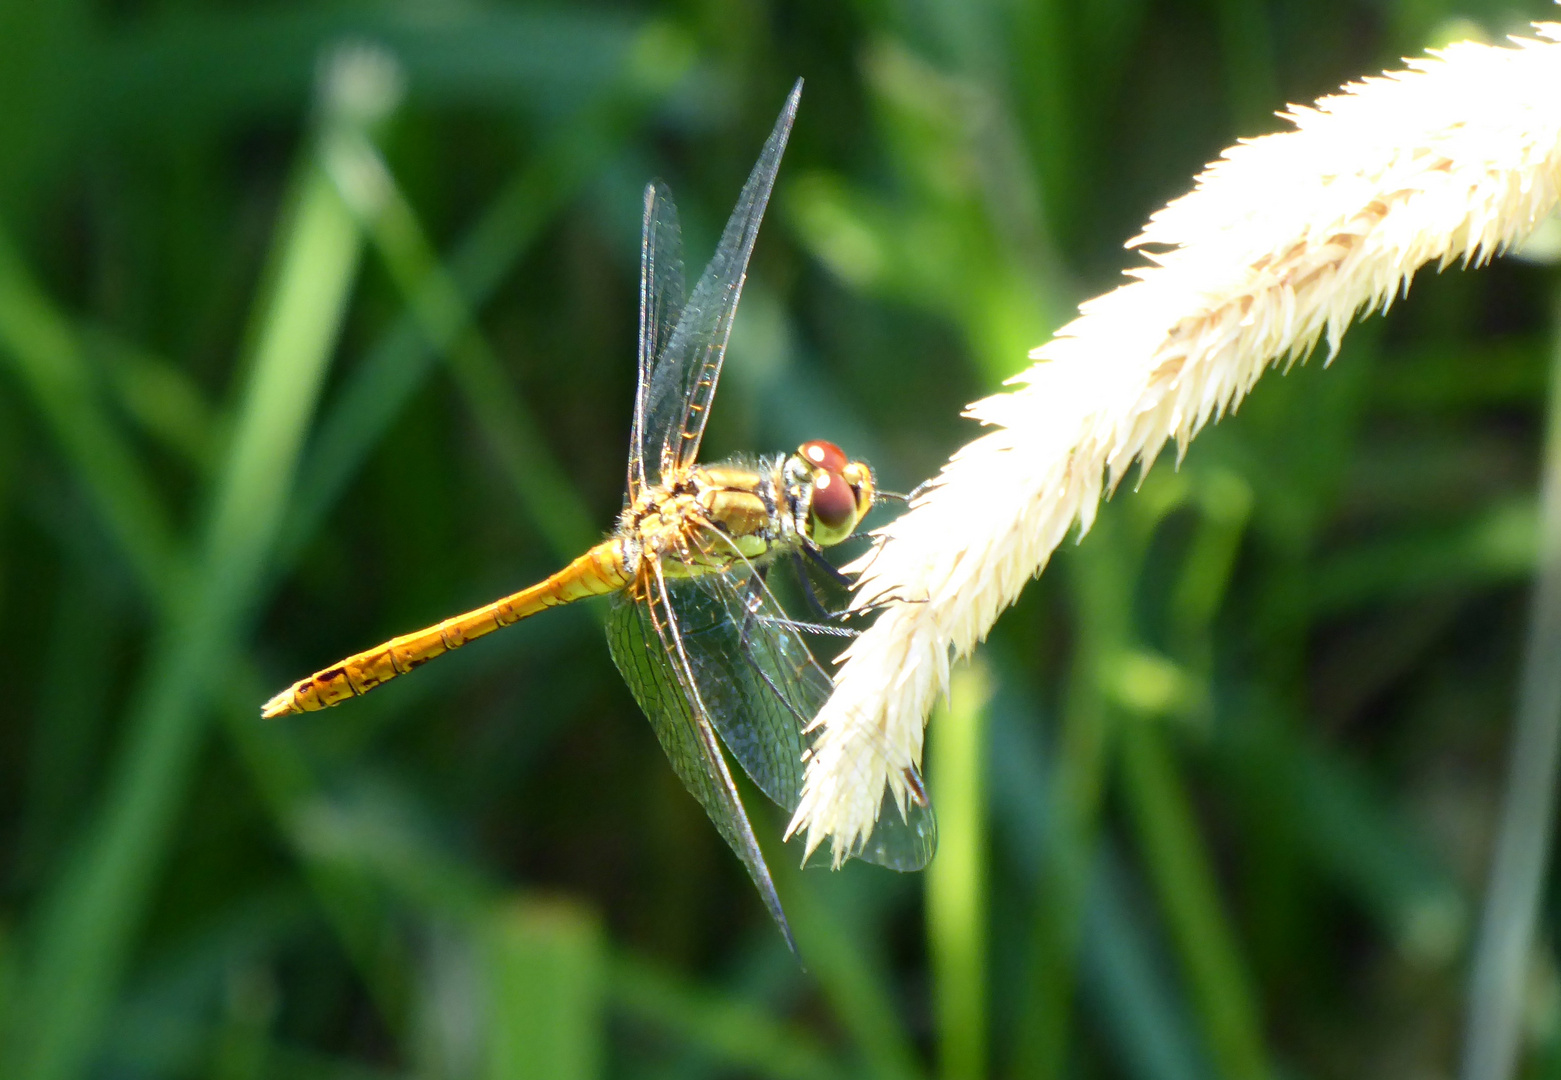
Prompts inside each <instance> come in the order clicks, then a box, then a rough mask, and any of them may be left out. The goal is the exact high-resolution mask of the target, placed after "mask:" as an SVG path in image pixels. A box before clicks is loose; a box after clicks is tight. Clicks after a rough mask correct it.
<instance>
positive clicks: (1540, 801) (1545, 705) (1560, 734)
mask: <svg viewBox="0 0 1561 1080" xmlns="http://www.w3.org/2000/svg"><path fill="white" fill-rule="evenodd" d="M1550 334H1551V345H1550V348H1551V358H1550V395H1549V400H1548V402H1547V404H1546V428H1547V430H1546V437H1545V442H1544V460H1543V462H1542V464H1541V475H1540V493H1539V505H1540V511H1539V520H1540V525H1539V558H1538V560H1537V569H1536V581H1535V583H1534V594H1533V599H1532V601H1531V604H1532V610H1531V611H1530V614H1529V627H1528V636H1527V640H1526V641H1525V642H1524V649H1523V670H1522V673H1521V676H1520V679H1519V683H1518V701H1517V708H1516V714H1517V715H1516V717H1515V718H1514V723H1513V732H1512V745H1511V747H1510V749H1509V757H1508V761H1507V774H1506V784H1507V786H1506V793H1505V795H1504V797H1503V799H1502V809H1501V820H1500V824H1499V825H1498V826H1497V833H1496V842H1495V852H1494V854H1493V857H1492V859H1491V869H1490V878H1489V881H1488V882H1487V884H1486V893H1485V902H1484V905H1483V908H1482V911H1481V915H1480V927H1479V931H1478V933H1477V935H1476V937H1475V943H1474V963H1473V971H1472V973H1471V975H1470V980H1469V1007H1468V1013H1467V1015H1466V1017H1465V1021H1464V1023H1465V1028H1464V1047H1463V1061H1462V1063H1461V1068H1460V1070H1459V1075H1460V1076H1461V1077H1462V1080H1507V1078H1508V1077H1510V1076H1512V1075H1513V1073H1514V1070H1515V1069H1516V1067H1517V1064H1518V1049H1519V1046H1518V1042H1519V1035H1520V1031H1521V1026H1522V1020H1523V1017H1524V1013H1525V1009H1526V1008H1527V1002H1526V1001H1525V992H1524V991H1525V984H1526V982H1527V977H1528V973H1529V965H1530V963H1531V962H1532V959H1533V956H1532V954H1533V948H1534V938H1535V934H1536V930H1537V921H1538V916H1539V906H1540V901H1541V899H1542V897H1543V894H1544V888H1545V881H1546V878H1547V873H1548V870H1549V866H1550V853H1551V834H1552V833H1553V832H1554V830H1555V813H1556V768H1557V763H1558V762H1561V662H1558V658H1561V292H1555V293H1553V294H1552V296H1551V329H1550Z"/></svg>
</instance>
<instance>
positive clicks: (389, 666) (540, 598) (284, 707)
mask: <svg viewBox="0 0 1561 1080" xmlns="http://www.w3.org/2000/svg"><path fill="white" fill-rule="evenodd" d="M628 582H629V575H628V572H627V571H626V570H625V569H624V565H623V556H622V551H621V548H620V545H619V542H618V541H617V540H607V541H604V542H603V543H600V544H597V545H596V546H595V547H593V548H592V549H591V550H590V551H587V552H586V553H585V554H584V555H582V556H580V557H579V558H578V559H576V560H575V561H574V562H572V563H570V564H569V565H568V566H566V567H564V568H563V569H562V570H560V571H559V572H558V573H556V574H554V575H553V576H552V577H550V578H548V579H547V580H546V581H541V582H538V583H537V584H535V585H533V586H531V587H530V588H528V589H522V590H521V591H520V592H518V593H514V594H513V595H511V596H506V597H504V598H503V599H502V600H495V601H494V602H493V603H491V604H486V605H484V606H483V607H480V608H477V609H476V610H475V611H468V612H466V614H464V615H456V616H455V617H453V618H449V619H446V620H445V621H444V622H442V623H438V624H436V625H434V626H429V627H426V628H424V629H422V630H418V631H416V632H414V633H411V634H402V635H401V636H400V637H396V638H391V639H390V640H389V641H387V642H385V643H384V644H383V645H376V646H375V647H374V648H372V649H366V650H364V651H363V652H360V653H357V654H355V655H353V656H349V657H347V659H345V660H341V661H338V662H337V663H334V664H332V665H331V666H330V667H328V668H323V669H321V670H320V671H317V672H315V673H314V674H313V675H310V676H309V677H308V678H307V679H299V680H298V681H297V682H295V683H294V684H293V685H292V686H290V687H288V688H287V689H286V690H283V691H282V692H281V693H280V694H278V695H276V697H274V698H272V699H271V700H270V701H268V702H266V703H265V705H264V706H262V707H261V710H260V715H261V716H265V717H271V716H281V715H282V714H284V713H297V712H313V711H314V710H316V709H324V708H328V707H329V706H331V705H336V704H338V703H340V702H343V701H346V700H347V699H348V698H351V697H357V696H358V695H359V694H366V693H368V692H369V691H370V690H372V689H374V688H375V687H376V686H379V685H380V684H381V683H387V682H389V681H390V680H391V679H394V678H395V677H396V676H397V675H405V674H406V673H407V672H409V671H411V670H412V669H413V668H415V667H417V666H418V665H419V664H424V663H427V662H428V661H429V660H432V659H433V658H434V657H436V656H438V655H440V654H441V653H446V652H449V651H450V650H451V649H459V648H460V647H461V646H462V645H465V644H466V643H467V642H468V641H471V640H472V639H473V638H480V637H482V636H483V635H484V634H490V633H492V632H493V631H495V630H497V629H499V627H501V626H509V625H510V624H511V623H517V622H519V621H520V620H521V619H524V618H526V617H527V616H528V615H535V614H536V613H537V612H539V611H542V610H543V609H545V608H550V607H557V606H559V605H560V604H569V603H573V602H574V601H576V600H583V599H584V598H586V597H588V596H600V595H602V594H604V593H610V592H616V591H617V590H619V589H621V588H623V587H624V586H625V585H627V584H628Z"/></svg>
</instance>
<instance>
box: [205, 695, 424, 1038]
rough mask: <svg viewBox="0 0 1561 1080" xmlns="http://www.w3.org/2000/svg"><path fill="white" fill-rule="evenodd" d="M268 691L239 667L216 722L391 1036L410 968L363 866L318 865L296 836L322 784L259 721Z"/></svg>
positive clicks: (300, 754)
mask: <svg viewBox="0 0 1561 1080" xmlns="http://www.w3.org/2000/svg"><path fill="white" fill-rule="evenodd" d="M265 695H266V688H265V687H263V686H261V684H260V680H259V678H258V676H257V675H256V673H255V671H254V670H253V667H252V666H251V665H247V664H239V665H237V670H236V671H235V673H234V675H233V677H232V679H231V680H230V683H229V693H228V695H227V700H226V701H225V702H224V703H223V708H222V720H223V725H224V727H225V729H226V731H227V735H228V737H229V739H230V740H231V741H232V743H233V745H234V747H235V748H236V750H237V752H238V755H239V758H240V760H241V761H242V762H243V763H244V765H245V766H246V767H247V768H248V770H249V776H250V780H251V782H252V783H253V784H254V785H255V787H256V788H257V789H258V790H259V792H260V794H261V797H262V798H263V799H264V801H265V803H266V806H267V809H268V810H269V811H270V812H271V817H272V820H273V822H274V823H275V828H276V831H277V833H278V834H279V835H280V836H281V837H282V838H283V840H284V841H285V842H286V843H287V844H288V845H289V847H290V849H291V851H292V852H293V854H294V855H295V857H296V858H297V859H298V861H299V863H300V864H301V866H302V871H303V876H304V878H305V879H306V880H307V881H308V883H309V887H310V889H311V890H312V892H313V895H314V898H315V900H316V902H317V903H318V904H319V905H320V907H321V909H322V910H323V912H324V915H325V918H326V920H327V921H328V922H329V923H330V925H331V929H332V930H334V931H335V933H336V936H337V938H338V939H339V940H340V941H341V944H342V948H343V950H344V951H345V952H346V954H347V955H348V956H349V957H350V958H351V960H352V962H353V964H354V966H355V967H356V968H357V970H358V974H359V976H360V977H361V978H362V979H363V982H364V985H365V986H366V987H367V989H368V993H369V996H370V997H371V998H372V999H373V1001H374V1004H375V1006H376V1007H377V1008H378V1010H379V1013H380V1015H381V1018H382V1019H383V1020H384V1022H385V1024H386V1026H387V1027H388V1028H390V1029H391V1030H393V1031H394V1030H398V1021H399V1020H400V1019H401V1018H402V1017H403V1016H404V1015H405V1011H406V1002H405V1000H404V990H405V987H406V985H407V982H408V977H407V970H408V968H409V963H408V959H407V957H406V956H405V955H404V950H403V949H400V948H399V947H397V944H396V942H397V938H396V937H395V936H394V935H392V934H391V933H389V932H387V920H388V915H387V912H386V911H385V904H384V903H383V898H382V893H383V889H381V888H380V886H379V883H378V882H377V880H376V879H375V878H374V876H373V875H372V874H371V873H368V872H365V871H364V870H363V869H362V868H361V867H357V866H352V865H347V864H346V863H344V862H343V861H342V860H339V859H331V858H322V857H319V856H318V853H317V852H315V851H313V850H311V849H310V847H309V846H308V844H307V843H304V842H303V838H302V837H301V836H300V831H301V830H300V824H301V823H302V822H304V821H305V820H307V813H308V811H309V808H310V807H311V806H313V805H316V804H317V803H318V800H319V799H320V798H321V787H322V785H321V780H320V778H319V777H318V776H316V775H315V768H314V766H313V764H312V762H311V761H310V760H309V759H308V757H307V756H306V755H305V753H304V751H303V749H302V748H301V747H300V746H299V745H298V739H297V737H296V735H295V734H294V733H293V730H292V729H291V728H290V727H289V726H288V725H287V724H285V723H281V724H278V723H273V722H267V721H264V720H262V719H261V718H260V717H259V715H258V714H257V712H256V709H255V702H257V701H262V700H264V699H265Z"/></svg>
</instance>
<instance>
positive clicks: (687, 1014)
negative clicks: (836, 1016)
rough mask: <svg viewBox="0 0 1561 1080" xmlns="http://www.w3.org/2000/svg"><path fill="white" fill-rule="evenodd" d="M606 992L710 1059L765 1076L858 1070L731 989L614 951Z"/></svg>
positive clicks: (774, 1079) (795, 1078)
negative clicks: (698, 981) (691, 979)
mask: <svg viewBox="0 0 1561 1080" xmlns="http://www.w3.org/2000/svg"><path fill="white" fill-rule="evenodd" d="M608 992H609V995H610V1000H611V1003H612V1005H613V1007H614V1009H616V1010H617V1011H619V1012H621V1013H623V1014H624V1015H625V1016H629V1017H633V1018H634V1019H636V1020H639V1021H641V1022H643V1023H646V1024H649V1025H652V1026H654V1027H656V1028H658V1029H660V1030H662V1031H665V1032H667V1033H668V1034H669V1035H673V1036H676V1037H678V1038H680V1039H681V1040H683V1041H684V1042H686V1043H687V1044H688V1045H689V1046H691V1047H695V1048H697V1049H698V1050H699V1051H700V1052H701V1053H702V1054H704V1055H707V1056H708V1057H709V1058H710V1059H711V1060H713V1061H716V1062H719V1063H720V1064H722V1065H724V1066H728V1067H730V1068H732V1069H740V1070H742V1071H743V1072H744V1073H745V1074H752V1075H754V1076H763V1077H769V1078H770V1080H831V1078H841V1080H843V1078H844V1077H847V1076H852V1075H856V1074H854V1073H853V1072H851V1071H849V1070H846V1069H844V1068H843V1067H842V1066H840V1065H839V1064H838V1063H836V1062H834V1061H832V1060H831V1059H830V1058H829V1056H828V1055H827V1053H826V1051H825V1048H824V1047H823V1046H822V1045H820V1044H819V1042H818V1041H817V1040H816V1039H815V1038H814V1037H813V1036H812V1035H811V1034H810V1033H808V1032H807V1031H806V1030H804V1029H803V1028H801V1027H798V1026H793V1025H790V1024H786V1023H783V1022H781V1021H778V1020H776V1019H774V1018H773V1017H771V1016H769V1015H768V1014H767V1013H765V1012H764V1011H763V1010H762V1009H760V1008H758V1007H757V1006H754V1005H750V1004H748V1003H746V1002H744V1001H742V1000H741V999H740V998H737V997H735V996H733V995H732V994H729V993H725V992H721V991H716V990H712V989H707V988H704V987H700V986H696V985H693V984H690V983H688V982H687V981H685V980H684V979H683V978H681V977H680V976H678V975H676V974H675V973H673V972H671V971H667V970H664V969H663V968H662V967H660V966H659V965H656V964H652V963H651V962H650V961H647V960H642V959H638V958H635V957H633V956H630V955H627V954H623V953H617V954H614V955H613V956H612V957H611V958H610V961H609V968H608Z"/></svg>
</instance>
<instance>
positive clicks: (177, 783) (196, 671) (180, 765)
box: [4, 167, 361, 1080]
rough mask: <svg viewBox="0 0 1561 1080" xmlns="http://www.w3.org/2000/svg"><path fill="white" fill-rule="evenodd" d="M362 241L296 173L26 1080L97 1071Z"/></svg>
mask: <svg viewBox="0 0 1561 1080" xmlns="http://www.w3.org/2000/svg"><path fill="white" fill-rule="evenodd" d="M360 249H361V240H360V236H359V233H358V230H357V228H356V225H355V223H354V222H353V220H352V218H351V215H350V214H348V212H347V210H346V207H344V206H343V205H342V204H341V201H340V199H339V198H338V197H337V195H336V193H335V190H334V188H333V187H332V185H331V184H330V182H329V180H328V179H326V178H325V176H324V175H323V174H322V173H321V172H320V171H319V170H318V169H317V168H314V167H309V168H306V169H304V170H303V172H302V175H301V178H300V182H299V186H298V191H297V193H296V198H295V200H294V202H293V209H292V213H291V214H290V216H289V218H288V220H287V223H286V224H285V225H284V226H283V227H282V228H281V229H280V230H279V234H278V246H277V250H278V252H279V255H278V258H277V260H276V263H275V273H274V276H273V279H272V283H271V288H270V291H269V294H268V295H267V296H266V298H265V302H264V306H263V315H262V317H261V319H260V320H259V324H258V335H257V337H256V346H255V350H254V356H253V360H252V362H251V364H250V368H249V377H248V379H247V382H246V385H245V387H244V390H243V393H242V395H241V397H240V400H239V406H238V409H237V411H236V417H237V421H236V424H235V429H234V432H235V434H234V439H233V442H232V445H231V447H230V449H229V454H228V458H227V461H226V463H225V465H224V467H223V470H222V472H221V474H220V476H219V479H218V481H217V487H216V490H215V492H214V493H213V497H212V500H211V516H210V522H209V525H208V527H207V530H206V535H205V537H204V540H203V544H202V551H201V556H200V562H199V566H198V569H197V572H196V577H195V581H194V584H193V587H192V589H191V591H190V594H189V595H188V597H187V598H185V600H184V601H183V602H182V603H181V604H179V606H178V610H177V613H176V615H175V616H174V618H173V619H171V620H170V625H169V626H168V627H167V628H166V629H165V630H164V631H163V632H162V633H160V634H159V636H158V639H157V641H156V643H155V645H154V646H153V650H152V654H151V656H150V658H149V660H148V663H147V667H146V670H145V672H144V674H143V676H142V679H141V683H140V686H139V687H138V689H137V691H136V692H135V695H134V699H133V704H132V706H131V710H130V716H129V721H128V725H127V734H126V743H125V749H124V751H123V753H122V756H121V758H120V759H119V761H118V762H117V763H116V764H115V765H114V767H113V768H112V770H111V778H110V781H109V784H108V791H107V795H106V798H105V804H104V810H103V813H102V817H101V820H100V821H99V823H98V824H97V826H96V827H94V828H93V829H92V830H91V832H90V834H89V836H88V842H87V843H86V844H85V846H84V847H83V848H82V849H81V850H80V851H79V852H78V853H77V854H76V856H75V857H74V858H73V859H72V860H71V862H70V864H69V865H68V867H67V870H66V873H65V875H64V876H63V878H62V879H61V881H60V882H59V883H58V885H57V886H56V888H55V889H54V890H52V891H51V893H50V894H49V895H48V896H47V897H46V899H45V901H44V904H43V908H42V910H41V912H40V913H39V918H38V924H37V932H38V934H39V939H38V943H37V950H36V954H35V957H36V958H35V961H34V964H33V967H32V971H31V974H30V979H29V984H28V989H27V998H26V1000H27V1005H28V1010H29V1025H28V1028H27V1035H28V1038H27V1041H26V1044H25V1046H24V1047H23V1048H22V1049H21V1057H20V1059H19V1060H18V1061H17V1062H15V1063H14V1064H13V1066H12V1067H8V1068H7V1069H5V1070H4V1072H5V1074H6V1075H10V1076H16V1077H18V1078H19V1080H22V1078H25V1080H74V1078H75V1077H78V1076H80V1075H81V1073H82V1071H83V1070H84V1069H85V1068H86V1067H87V1065H88V1064H89V1063H90V1061H91V1060H92V1058H93V1056H94V1055H95V1053H96V1049H97V1039H98V1033H99V1029H100V1026H101V1024H102V1022H103V1018H104V1015H105V1012H106V1010H107V1008H108V1005H109V1003H110V1001H111V999H112V996H113V994H114V992H115V988H116V985H117V983H118V981H119V977H120V972H121V970H122V968H123V966H124V964H125V962H126V961H127V959H128V955H129V950H130V946H131V942H132V939H133V935H134V933H135V931H136V928H137V926H138V924H139V923H140V921H141V917H142V914H143V912H144V910H145V907H146V904H147V903H148V901H149V894H150V890H151V888H152V886H153V884H154V883H155V881H156V880H157V876H158V872H159V870H160V867H161V862H162V858H163V856H164V854H165V851H166V847H167V843H168V840H169V830H170V828H171V827H172V824H173V822H174V821H175V819H176V816H177V812H178V808H179V805H180V801H181V798H182V796H183V793H184V791H185V788H186V786H187V784H188V782H189V780H190V776H191V771H192V769H193V767H194V763H195V758H196V752H197V750H198V748H199V736H200V734H201V729H202V724H201V721H202V719H203V718H204V713H203V708H202V706H203V699H204V697H205V694H206V692H207V691H208V689H209V687H210V686H211V682H212V679H213V677H214V676H215V675H217V674H218V673H220V672H222V671H223V670H225V668H226V667H227V666H228V665H229V664H230V663H231V662H232V661H233V659H234V656H235V650H236V648H237V645H238V640H239V636H240V634H241V632H242V628H243V625H244V622H245V619H246V618H247V616H248V615H249V614H250V612H251V609H252V608H253V606H254V604H255V601H256V599H257V595H256V594H257V592H258V588H259V586H260V583H261V577H262V573H263V570H264V564H265V559H266V556H267V555H268V553H269V548H270V545H271V543H272V541H273V539H274V537H275V534H276V531H277V528H278V525H279V522H280V519H281V513H282V510H283V506H284V502H285V499H286V497H287V493H288V490H289V488H290V485H291V482H292V477H293V472H294V469H295V466H296V464H297V458H298V452H299V447H300V445H301V443H302V440H303V436H304V432H305V430H306V428H307V425H308V422H309V419H310V417H311V416H312V415H313V413H314V408H315V404H316V402H317V400H318V395H319V390H320V386H321V383H322V381H323V379H324V373H325V370H326V367H327V363H328V361H329V358H330V355H331V352H332V350H333V348H334V346H335V342H336V338H337V335H338V332H339V329H340V324H341V320H342V317H343V315H344V312H345V301H346V297H347V293H348V289H349V287H350V285H351V282H352V280H353V277H354V274H355V271H356V268H357V264H358V257H359V253H360Z"/></svg>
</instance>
